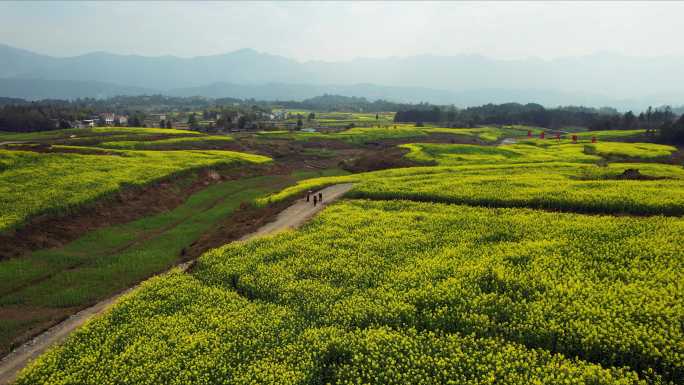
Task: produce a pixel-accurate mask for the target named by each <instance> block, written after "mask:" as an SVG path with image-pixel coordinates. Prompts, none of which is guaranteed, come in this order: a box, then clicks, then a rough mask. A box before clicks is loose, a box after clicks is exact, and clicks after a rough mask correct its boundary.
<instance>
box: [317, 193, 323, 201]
mask: <svg viewBox="0 0 684 385" xmlns="http://www.w3.org/2000/svg"><path fill="white" fill-rule="evenodd" d="M318 202H319V203H323V193H322V192H320V191H319V192H318Z"/></svg>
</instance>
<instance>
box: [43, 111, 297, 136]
mask: <svg viewBox="0 0 684 385" xmlns="http://www.w3.org/2000/svg"><path fill="white" fill-rule="evenodd" d="M304 118H305V117H303V116H301V115H300V114H292V113H290V112H288V111H287V110H275V111H271V112H266V111H249V112H243V111H230V112H219V111H203V112H190V113H188V112H168V113H146V114H144V115H143V114H140V113H137V114H136V115H133V116H129V115H125V114H117V113H113V112H105V113H100V114H96V115H93V116H90V117H88V119H82V120H76V121H70V122H64V121H57V120H55V124H56V125H68V127H69V128H88V127H101V126H111V127H126V126H131V127H148V128H175V129H182V130H198V131H223V130H227V131H232V132H234V131H249V130H258V129H267V128H268V129H281V128H282V129H295V128H297V126H298V121H301V120H302V119H304ZM299 126H300V128H301V126H302V123H300V124H299Z"/></svg>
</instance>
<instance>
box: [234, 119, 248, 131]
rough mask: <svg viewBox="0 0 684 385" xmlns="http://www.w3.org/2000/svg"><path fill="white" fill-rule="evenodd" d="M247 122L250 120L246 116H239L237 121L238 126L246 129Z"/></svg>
mask: <svg viewBox="0 0 684 385" xmlns="http://www.w3.org/2000/svg"><path fill="white" fill-rule="evenodd" d="M247 122H249V120H248V119H247V117H246V116H241V117H239V118H238V121H237V125H238V128H239V129H241V130H242V129H244V128H245V126H247Z"/></svg>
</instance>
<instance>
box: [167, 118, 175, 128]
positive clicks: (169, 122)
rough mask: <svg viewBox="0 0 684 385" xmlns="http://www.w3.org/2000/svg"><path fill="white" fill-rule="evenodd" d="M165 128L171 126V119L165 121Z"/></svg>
mask: <svg viewBox="0 0 684 385" xmlns="http://www.w3.org/2000/svg"><path fill="white" fill-rule="evenodd" d="M166 128H173V125H171V119H169V120H167V121H166Z"/></svg>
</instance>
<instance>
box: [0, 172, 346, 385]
mask: <svg viewBox="0 0 684 385" xmlns="http://www.w3.org/2000/svg"><path fill="white" fill-rule="evenodd" d="M351 188H352V184H351V183H344V184H337V185H333V186H330V187H326V188H324V189H323V190H320V192H321V193H322V194H323V204H318V205H316V206H315V207H314V205H313V202H306V199H300V200H298V201H296V202H295V203H294V204H293V205H291V206H290V207H288V208H286V209H285V210H283V211H282V212H281V213H280V214H278V216H277V217H276V220H275V221H273V222H271V223H267V224H266V225H264V226H262V227H261V228H259V229H258V230H257V231H255V232H253V233H250V234H247V235H245V236H244V237H242V238H240V240H241V241H243V240H248V239H252V238H257V237H262V236H266V235H273V234H276V233H278V232H281V231H284V230H287V229H293V228H297V227H298V226H301V225H302V224H304V223H305V222H306V221H308V220H309V219H310V218H311V217H313V216H314V215H315V214H316V213H318V212H319V211H321V210H323V208H325V206H326V205H327V204H329V203H331V202H333V201H335V200H336V199H338V198H340V197H342V196H343V195H344V194H345V193H346V192H347V191H349V190H350V189H351ZM316 193H318V191H316ZM192 262H193V261H190V262H185V263H182V264H180V265H177V266H174V268H180V269H181V270H183V271H185V270H187V269H188V267H189V266H190V265H191V264H192ZM136 288H137V286H135V287H132V288H130V289H128V290H125V291H124V292H122V293H119V294H117V295H115V296H113V297H111V298H108V299H106V300H104V301H101V302H99V303H97V304H96V305H93V306H91V307H89V308H86V309H83V310H81V311H80V312H78V313H76V314H74V315H72V316H71V317H69V318H67V319H66V320H64V321H62V322H61V323H59V324H57V325H55V326H53V327H52V328H50V329H48V330H47V331H45V332H44V333H42V334H40V335H38V336H37V337H36V338H34V339H33V340H31V341H29V342H27V343H25V344H24V345H22V346H20V347H18V348H17V349H15V350H13V351H12V352H11V353H9V354H8V355H7V356H5V357H4V358H3V359H2V361H0V384H1V385H6V384H11V383H12V382H13V381H14V379H15V378H16V376H17V374H18V373H19V371H20V370H21V369H23V368H24V367H25V366H26V365H27V364H28V363H29V362H31V361H32V360H34V359H35V358H36V357H38V356H39V355H41V354H42V353H43V352H45V351H46V350H47V349H48V348H49V347H50V346H52V345H55V344H59V343H61V342H62V341H64V339H65V338H66V337H67V336H68V335H69V334H70V333H71V332H72V331H74V330H75V329H77V328H78V327H80V326H81V325H83V324H84V323H86V322H87V321H88V320H89V319H91V318H92V317H94V316H96V315H98V314H101V313H103V312H105V311H107V309H109V308H111V307H112V306H113V305H114V304H116V302H117V301H118V299H119V298H120V297H121V296H122V295H124V294H127V293H129V292H131V291H133V290H135V289H136Z"/></svg>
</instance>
